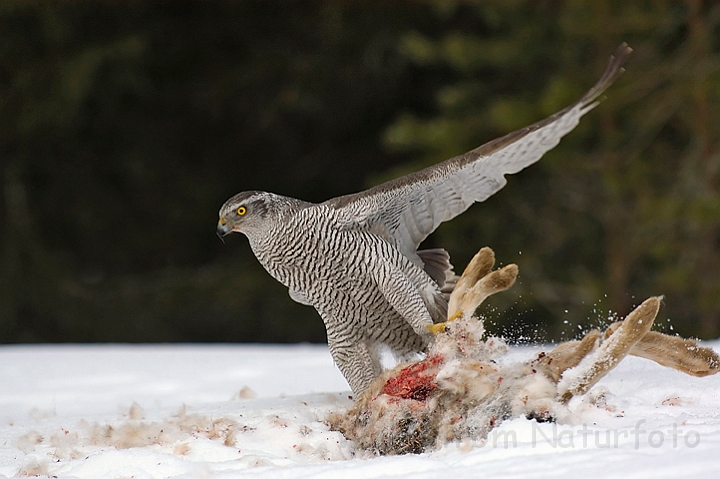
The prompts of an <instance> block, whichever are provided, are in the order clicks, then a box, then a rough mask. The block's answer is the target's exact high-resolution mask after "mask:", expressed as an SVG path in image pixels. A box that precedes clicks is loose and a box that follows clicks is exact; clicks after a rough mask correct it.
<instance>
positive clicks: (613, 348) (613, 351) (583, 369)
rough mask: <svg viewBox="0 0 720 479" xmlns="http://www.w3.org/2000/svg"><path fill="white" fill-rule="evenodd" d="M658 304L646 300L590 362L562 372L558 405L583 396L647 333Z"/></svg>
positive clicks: (611, 334)
mask: <svg viewBox="0 0 720 479" xmlns="http://www.w3.org/2000/svg"><path fill="white" fill-rule="evenodd" d="M661 301H662V297H661V296H655V297H653V298H649V299H646V300H645V302H644V303H642V304H641V305H640V306H638V307H637V308H635V310H634V311H633V312H632V313H630V314H629V315H628V316H627V317H626V318H625V320H624V321H623V322H622V323H620V325H619V326H618V327H617V328H616V329H615V330H614V331H612V332H611V333H610V334H609V335H607V336H606V338H605V340H604V341H603V342H602V344H601V345H600V347H599V348H597V350H596V351H595V352H593V354H592V355H591V356H589V357H591V358H592V360H591V361H583V362H581V363H580V364H578V365H577V366H576V367H574V368H572V369H568V370H567V371H565V373H563V376H562V378H561V379H560V382H559V383H558V395H559V396H560V399H561V401H563V402H568V401H569V400H570V399H571V398H572V397H573V396H578V395H581V394H585V393H586V392H587V391H588V390H589V389H590V388H591V387H593V386H594V385H595V383H597V382H598V381H599V380H600V379H601V378H602V377H603V376H605V375H606V374H607V373H608V372H609V371H610V370H611V369H613V368H614V367H615V366H616V365H617V363H619V362H620V361H621V360H622V359H623V358H624V357H625V356H627V355H628V354H629V353H630V350H631V349H632V347H633V346H635V344H637V343H638V342H639V341H640V340H641V339H642V338H643V337H644V336H645V335H646V334H647V332H648V331H650V328H651V327H652V325H653V322H654V321H655V316H657V313H658V311H659V310H660V302H661Z"/></svg>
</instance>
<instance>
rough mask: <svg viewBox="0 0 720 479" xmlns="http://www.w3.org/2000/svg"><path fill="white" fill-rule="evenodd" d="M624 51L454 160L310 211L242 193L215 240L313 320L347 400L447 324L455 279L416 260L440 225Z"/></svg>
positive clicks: (564, 118)
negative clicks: (241, 247) (558, 98)
mask: <svg viewBox="0 0 720 479" xmlns="http://www.w3.org/2000/svg"><path fill="white" fill-rule="evenodd" d="M630 52H631V49H630V48H629V47H628V46H627V45H625V44H623V45H621V46H620V47H619V48H618V50H617V52H616V53H615V55H614V56H613V57H611V58H610V61H609V63H608V66H607V67H606V69H605V71H604V73H603V75H602V77H601V78H600V80H599V81H598V82H597V84H595V86H594V87H593V88H591V89H590V90H589V91H588V92H587V93H586V94H585V95H583V97H582V98H580V100H578V101H577V102H575V103H573V104H572V105H570V106H568V107H567V108H565V109H563V110H561V111H559V112H557V113H555V114H554V115H552V116H550V117H548V118H546V119H544V120H542V121H539V122H538V123H535V124H533V125H530V126H528V127H525V128H523V129H520V130H517V131H515V132H512V133H510V134H508V135H506V136H504V137H502V138H498V139H496V140H493V141H491V142H489V143H486V144H485V145H482V146H480V147H478V148H476V149H474V150H472V151H469V152H467V153H465V154H463V155H460V156H457V157H455V158H451V159H449V160H446V161H444V162H442V163H439V164H437V165H435V166H431V167H429V168H426V169H424V170H421V171H418V172H415V173H412V174H409V175H407V176H403V177H401V178H397V179H395V180H392V181H389V182H387V183H384V184H381V185H379V186H376V187H374V188H370V189H368V190H366V191H362V192H360V193H355V194H351V195H347V196H341V197H338V198H333V199H330V200H328V201H325V202H324V203H319V204H316V203H309V202H306V201H302V200H298V199H295V198H288V197H285V196H280V195H276V194H274V193H267V192H264V191H246V192H243V193H239V194H237V195H235V196H233V197H232V198H230V199H229V200H228V201H227V202H225V204H224V205H223V206H222V208H220V219H219V221H218V226H217V233H218V235H219V236H220V237H223V236H225V235H227V234H229V233H231V232H239V233H243V234H245V235H246V236H247V238H248V240H249V242H250V247H251V248H252V250H253V253H255V256H256V257H257V259H258V260H259V261H260V263H261V264H262V265H263V267H264V268H265V269H266V270H267V271H268V273H270V274H271V275H272V276H273V277H274V278H275V279H277V280H278V281H280V282H281V283H282V284H284V285H285V286H287V287H288V288H289V290H290V297H291V298H292V299H294V300H295V301H297V302H299V303H302V304H305V305H310V306H313V307H314V308H315V309H316V310H317V311H318V313H319V314H320V316H321V317H322V319H323V321H324V323H325V327H326V329H327V339H328V344H329V347H330V352H331V354H332V357H333V359H334V360H335V363H336V364H337V366H338V367H339V368H340V371H341V372H342V373H343V375H344V376H345V378H346V379H347V381H348V382H349V383H350V387H351V388H352V390H353V392H354V393H355V394H360V393H361V392H363V391H364V390H365V389H366V388H367V387H368V386H369V385H370V383H371V382H372V381H373V379H375V378H376V377H377V376H378V375H379V374H380V373H381V371H382V368H381V364H380V348H381V346H382V345H385V346H387V347H388V348H389V349H390V350H391V351H392V352H393V353H394V354H396V355H397V356H398V357H400V358H402V357H408V356H410V355H412V354H414V353H417V352H419V351H422V350H423V349H424V348H425V346H426V345H427V343H428V341H430V340H431V338H432V335H431V334H430V333H429V332H428V326H429V325H432V324H433V323H437V322H442V321H445V320H446V319H447V318H446V313H447V299H446V295H445V294H444V292H443V289H445V292H447V289H452V280H453V278H455V275H454V273H453V272H452V266H451V265H450V258H449V255H448V254H447V252H446V251H445V250H443V249H430V250H420V251H418V249H417V248H418V245H419V244H420V243H421V242H422V241H423V240H424V239H425V238H426V237H427V236H428V235H429V234H430V233H432V232H433V231H434V230H435V229H436V228H437V227H438V225H440V223H442V222H443V221H448V220H450V219H452V218H454V217H455V216H457V215H459V214H460V213H462V212H463V211H465V210H466V209H468V208H469V207H470V205H472V204H473V203H475V202H478V201H484V200H486V199H487V198H488V197H489V196H491V195H492V194H494V193H496V192H497V191H499V190H500V189H501V188H502V187H503V186H505V183H506V179H505V175H508V174H513V173H517V172H518V171H520V170H522V169H523V168H525V167H527V166H529V165H531V164H533V163H535V162H536V161H538V160H539V159H540V157H541V156H542V155H543V154H545V152H547V151H548V150H550V149H552V148H554V147H555V146H556V145H557V144H558V143H559V141H560V139H561V138H562V137H563V136H565V135H566V134H567V133H569V132H570V131H571V130H572V129H573V128H575V126H576V125H577V124H578V122H579V121H580V118H581V117H582V116H583V115H584V114H586V113H587V112H588V111H590V110H591V109H592V108H593V107H595V106H596V105H597V98H598V97H599V96H600V95H601V94H602V93H603V92H604V91H605V89H606V88H608V87H609V86H610V85H611V84H612V83H613V81H615V79H616V78H617V77H618V76H619V75H620V74H621V73H622V71H623V69H622V64H623V63H624V61H625V59H626V58H627V56H628V55H629V53H630Z"/></svg>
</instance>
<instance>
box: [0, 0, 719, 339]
mask: <svg viewBox="0 0 720 479" xmlns="http://www.w3.org/2000/svg"><path fill="white" fill-rule="evenodd" d="M623 41H626V42H628V43H629V44H630V45H631V46H632V47H633V48H634V50H635V52H634V53H633V55H632V57H631V59H630V61H629V63H628V65H627V71H626V72H625V74H624V75H623V76H622V77H621V78H620V80H619V81H618V82H617V83H616V84H615V85H614V86H613V87H611V89H610V90H609V91H608V92H607V94H606V96H607V98H606V100H605V101H603V103H602V104H601V105H600V106H599V107H598V108H596V109H595V110H594V111H593V112H591V113H590V114H588V115H587V116H586V117H585V118H584V119H583V121H582V123H581V124H580V126H579V127H578V128H577V129H576V130H575V131H574V132H573V133H571V134H570V135H569V136H568V137H566V138H565V139H564V140H563V141H562V143H561V144H560V146H558V147H557V148H556V149H555V150H553V151H552V152H550V153H549V154H547V155H546V156H545V157H544V158H543V159H542V160H541V161H540V162H539V163H538V164H536V165H534V166H532V167H531V168H529V169H527V170H525V171H523V172H521V173H520V174H518V175H515V176H513V177H510V178H509V183H508V186H507V187H505V189H504V190H502V191H501V192H500V193H498V194H496V195H495V196H493V197H491V198H490V199H489V200H488V201H487V202H485V203H481V204H478V205H475V206H473V207H472V208H471V209H470V210H469V211H468V212H467V213H465V214H464V215H462V216H460V217H459V218H457V219H456V220H454V221H452V222H450V223H447V224H445V225H443V226H442V227H441V228H440V230H438V232H437V233H436V234H434V235H433V236H432V237H431V238H429V240H428V244H429V245H434V246H443V247H445V248H446V249H448V251H449V252H450V253H451V255H452V257H453V260H454V261H453V262H454V264H455V265H456V267H457V269H458V270H462V268H463V267H464V265H465V264H466V262H467V261H468V260H469V258H470V257H471V256H472V255H473V254H474V252H475V251H477V249H478V248H479V247H481V246H484V245H489V246H492V247H493V248H494V249H495V251H496V253H497V257H498V260H499V261H500V262H502V263H504V264H507V263H510V262H515V263H517V264H518V265H519V266H520V282H519V284H517V285H516V286H515V287H514V288H513V290H511V291H510V292H508V293H503V295H499V296H498V297H496V298H493V301H492V304H491V305H490V306H489V307H487V308H486V309H485V310H484V312H485V314H486V315H487V316H488V317H489V318H490V321H491V323H492V326H491V327H490V329H491V330H493V331H494V332H500V333H502V334H505V335H507V336H509V337H511V338H514V339H522V338H528V337H531V338H540V339H560V338H567V337H573V336H575V335H576V334H577V333H578V332H579V331H580V329H584V328H587V327H591V326H595V325H598V324H602V323H604V322H607V321H608V317H609V316H611V315H612V314H617V315H624V314H626V313H627V312H628V311H629V310H630V309H631V308H632V306H633V305H635V304H638V303H639V302H641V301H642V300H643V299H644V298H646V297H647V296H649V295H655V294H665V295H666V305H665V307H664V308H663V310H662V311H661V313H660V314H661V316H660V317H661V319H660V320H659V321H658V323H660V324H659V327H660V328H661V329H665V330H666V331H671V330H673V331H676V332H678V333H680V334H683V335H695V336H700V337H704V338H716V337H718V336H720V195H719V192H720V4H718V3H717V2H710V1H708V2H703V1H700V0H687V1H684V2H682V1H680V2H678V1H669V0H667V1H666V0H653V1H610V0H576V1H550V0H547V1H539V0H527V1H520V0H494V1H491V0H488V1H469V0H468V1H433V0H427V1H423V2H385V1H376V2H375V1H354V2H349V1H348V2H341V1H324V2H323V1H314V2H301V1H238V2H230V1H217V2H202V3H201V2H197V3H191V2H180V1H178V2H98V3H94V2H73V3H67V4H58V3H48V4H45V5H38V4H36V3H35V2H32V3H31V2H27V3H25V2H11V3H10V4H2V5H0V185H1V186H0V187H1V188H2V194H1V195H0V342H4V343H15V342H67V341H242V342H249V341H275V342H294V341H323V340H324V335H325V333H324V328H323V325H322V322H321V320H320V318H319V317H318V316H317V314H316V313H315V311H314V310H313V309H312V308H308V307H303V306H301V305H298V304H296V303H294V302H292V300H290V298H289V297H288V295H287V291H286V290H285V289H284V288H283V287H281V286H280V285H279V284H277V283H276V282H275V281H274V280H272V279H271V278H270V277H269V276H268V275H267V274H266V273H265V272H264V271H263V270H262V268H261V267H260V266H259V264H258V263H257V262H256V260H255V258H254V257H253V255H252V253H251V251H250V249H249V248H248V246H247V241H246V240H245V239H244V237H242V236H240V235H232V236H231V237H229V238H228V241H227V242H226V244H223V243H221V242H220V241H219V240H218V238H217V237H216V236H215V225H216V221H217V211H218V209H219V207H220V206H221V205H222V203H223V202H224V201H225V200H226V199H227V198H228V197H230V196H232V195H234V194H235V193H237V192H239V191H242V190H246V189H265V190H270V191H274V192H278V193H282V194H286V195H289V196H296V197H300V198H303V199H306V200H310V201H322V200H324V199H327V198H330V197H333V196H336V195H340V194H344V193H349V192H354V191H357V190H361V189H364V188H366V187H368V186H371V185H373V184H376V183H378V182H381V181H385V180H387V179H390V178H393V177H395V176H398V175H401V174H404V173H407V172H410V171H413V170H416V169H418V168H421V167H423V166H426V165H429V164H432V163H435V162H438V161H441V160H444V159H446V158H449V157H451V156H454V155H457V154H459V153H462V152H464V151H466V150H468V149H470V148H473V147H475V146H477V145H479V144H481V143H484V142H485V141H488V140H491V139H493V138H495V137H498V136H501V135H504V134H505V133H508V132H509V131H511V130H514V129H517V128H520V127H522V126H525V125H527V124H530V123H532V122H535V121H537V120H540V119H542V118H544V117H545V116H547V115H549V114H551V113H554V112H555V111H557V110H559V109H561V108H563V107H564V106H566V105H567V104H569V103H571V102H572V101H574V100H576V99H577V98H578V97H579V96H580V95H582V94H583V93H584V92H585V91H586V90H587V89H588V88H589V87H590V86H591V85H592V84H593V83H594V82H595V81H596V80H597V78H598V77H599V75H600V73H601V71H602V69H603V67H604V65H605V63H606V61H607V59H608V57H609V55H610V54H611V53H612V52H613V51H614V50H615V48H616V47H617V45H618V44H620V43H621V42H623Z"/></svg>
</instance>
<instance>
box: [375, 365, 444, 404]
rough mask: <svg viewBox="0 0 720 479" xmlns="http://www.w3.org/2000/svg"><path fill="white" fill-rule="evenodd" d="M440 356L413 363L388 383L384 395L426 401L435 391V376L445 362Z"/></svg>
mask: <svg viewBox="0 0 720 479" xmlns="http://www.w3.org/2000/svg"><path fill="white" fill-rule="evenodd" d="M443 359H444V358H443V357H442V356H440V355H435V356H431V357H428V358H425V359H423V360H422V361H419V362H417V363H413V364H411V365H409V366H407V367H405V368H403V369H401V370H400V372H399V373H398V374H397V375H396V376H393V377H391V378H389V379H388V380H387V381H385V385H384V386H383V390H382V393H383V394H387V395H388V396H394V397H398V398H403V399H414V400H416V401H425V400H426V399H427V398H428V397H429V396H430V394H432V392H433V391H434V390H435V388H436V387H437V384H436V383H435V375H436V374H437V368H436V366H438V365H439V364H441V363H442V362H443Z"/></svg>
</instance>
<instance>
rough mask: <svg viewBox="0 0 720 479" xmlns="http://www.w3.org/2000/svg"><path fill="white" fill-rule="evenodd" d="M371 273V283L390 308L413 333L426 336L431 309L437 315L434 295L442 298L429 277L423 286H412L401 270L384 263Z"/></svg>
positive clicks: (431, 318) (430, 319)
mask: <svg viewBox="0 0 720 479" xmlns="http://www.w3.org/2000/svg"><path fill="white" fill-rule="evenodd" d="M372 274H373V277H374V280H375V284H377V287H378V289H379V290H380V292H381V293H382V294H383V296H384V297H385V300H386V301H387V302H388V303H389V304H390V306H392V307H393V309H394V310H395V311H397V312H398V313H399V314H400V316H402V317H403V319H404V320H405V321H407V323H408V324H409V325H410V327H412V328H413V330H414V331H415V333H417V334H418V335H420V336H428V335H429V331H428V330H427V327H428V326H430V325H432V324H433V315H432V313H431V308H432V310H433V312H434V313H436V314H438V311H436V309H437V307H436V306H435V298H434V296H437V297H438V298H442V292H441V291H440V290H439V289H438V288H437V286H436V285H434V283H432V280H431V279H430V277H428V283H427V284H426V285H419V286H416V285H415V284H414V283H413V281H412V280H411V279H410V278H408V276H406V275H405V273H404V272H403V271H402V270H400V269H397V268H394V267H393V266H392V265H389V264H384V265H383V267H382V268H378V270H376V271H373V273H372ZM419 289H421V291H419ZM424 296H426V297H424ZM443 301H444V298H443ZM443 319H444V318H443Z"/></svg>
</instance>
